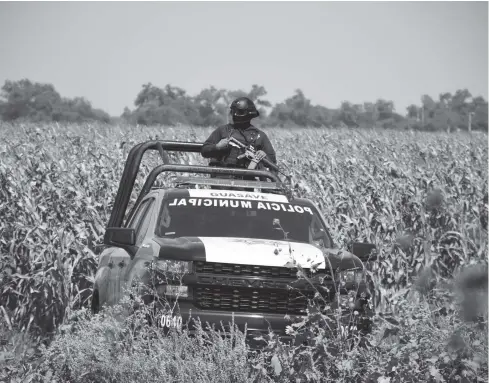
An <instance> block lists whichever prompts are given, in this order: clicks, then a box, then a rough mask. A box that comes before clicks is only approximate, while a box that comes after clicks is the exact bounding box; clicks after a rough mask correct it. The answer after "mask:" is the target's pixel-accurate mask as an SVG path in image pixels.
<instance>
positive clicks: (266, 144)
mask: <svg viewBox="0 0 489 383" xmlns="http://www.w3.org/2000/svg"><path fill="white" fill-rule="evenodd" d="M260 134H261V136H262V139H263V140H262V144H261V150H263V151H264V152H265V153H266V154H267V159H268V160H269V161H270V162H273V163H274V164H276V163H277V156H276V154H275V149H273V146H272V143H271V142H270V139H269V138H268V136H267V135H266V134H265V133H264V132H260Z"/></svg>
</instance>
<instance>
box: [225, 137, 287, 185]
mask: <svg viewBox="0 0 489 383" xmlns="http://www.w3.org/2000/svg"><path fill="white" fill-rule="evenodd" d="M229 145H231V146H234V147H235V148H239V149H244V150H245V152H244V153H243V154H240V155H239V156H238V157H237V158H238V160H240V159H242V158H245V157H246V158H247V159H249V160H250V161H251V162H250V165H249V166H248V169H254V168H255V167H256V165H257V164H258V162H260V161H257V160H256V156H255V154H256V150H255V148H254V147H253V145H249V146H246V145H245V144H243V143H242V142H240V141H238V140H237V139H236V138H234V137H231V138H230V139H229ZM261 162H263V163H264V164H265V166H267V167H269V168H270V169H273V170H275V171H276V172H278V173H280V174H282V175H284V176H285V177H287V178H288V176H287V174H285V173H283V172H282V171H280V169H279V168H278V166H277V165H275V164H274V163H273V162H271V161H270V160H268V159H267V158H266V157H265V158H263V159H262V160H261Z"/></svg>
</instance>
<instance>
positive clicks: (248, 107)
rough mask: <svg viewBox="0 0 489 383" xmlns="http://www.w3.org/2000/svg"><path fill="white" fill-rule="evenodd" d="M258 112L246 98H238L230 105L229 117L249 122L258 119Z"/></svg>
mask: <svg viewBox="0 0 489 383" xmlns="http://www.w3.org/2000/svg"><path fill="white" fill-rule="evenodd" d="M259 115H260V112H258V109H256V106H255V104H254V103H253V101H251V100H250V99H249V98H248V97H238V98H237V99H236V100H234V101H233V102H232V103H231V116H232V117H233V119H234V118H236V117H237V119H238V120H251V119H252V118H255V117H258V116H259Z"/></svg>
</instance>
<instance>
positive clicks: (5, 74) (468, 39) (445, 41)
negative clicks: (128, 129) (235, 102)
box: [0, 1, 488, 116]
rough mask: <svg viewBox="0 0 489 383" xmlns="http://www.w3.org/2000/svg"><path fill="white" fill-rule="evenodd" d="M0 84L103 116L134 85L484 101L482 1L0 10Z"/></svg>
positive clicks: (34, 5) (65, 5) (334, 102)
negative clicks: (52, 95) (52, 94)
mask: <svg viewBox="0 0 489 383" xmlns="http://www.w3.org/2000/svg"><path fill="white" fill-rule="evenodd" d="M0 36H1V37H0V82H1V84H3V83H4V81H5V80H20V79H22V78H28V79H30V80H31V81H35V82H42V83H51V84H53V85H54V86H55V88H56V89H57V91H58V92H59V93H60V94H61V95H62V96H64V97H70V98H71V97H75V96H80V97H85V98H87V99H88V100H89V101H91V103H92V105H93V106H94V107H97V108H101V109H104V110H105V111H107V112H108V113H110V114H111V115H112V116H118V115H120V114H121V113H122V111H123V109H124V107H125V106H127V107H129V108H131V109H132V108H134V100H135V98H136V95H137V94H138V92H139V91H140V89H141V87H142V85H143V84H145V83H148V82H151V83H152V84H154V85H156V86H160V87H164V86H165V85H166V84H171V85H173V86H179V87H181V88H183V89H185V90H186V91H187V92H188V93H189V94H191V95H195V94H197V93H198V92H199V91H200V90H202V89H203V88H206V87H209V86H211V85H213V86H215V87H217V88H225V89H233V90H234V89H242V90H249V89H251V86H252V84H258V85H263V86H264V87H265V88H266V90H267V92H268V94H267V98H268V100H270V101H271V102H272V103H277V102H282V101H283V100H285V99H286V98H288V97H290V96H292V95H293V93H294V91H295V89H298V88H299V89H301V90H302V91H303V92H304V94H305V96H306V97H307V98H309V99H310V100H311V101H312V103H313V104H321V105H324V106H326V107H329V108H337V107H339V106H340V104H341V102H342V101H350V102H352V103H363V102H366V101H367V102H368V101H375V100H377V99H378V98H384V99H388V100H392V101H394V104H395V107H396V110H397V111H398V112H399V113H401V114H405V108H406V106H408V105H409V104H412V103H415V104H420V98H421V96H422V95H423V94H428V95H430V96H432V97H434V98H438V95H439V94H440V93H442V92H452V93H453V92H455V91H456V90H457V89H461V88H468V89H469V91H470V92H471V93H472V94H473V96H478V95H481V96H483V97H484V98H485V99H486V100H487V99H488V2H468V1H467V2H326V1H325V2H144V3H143V2H49V3H48V2H46V3H44V2H0Z"/></svg>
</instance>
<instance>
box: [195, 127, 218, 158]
mask: <svg viewBox="0 0 489 383" xmlns="http://www.w3.org/2000/svg"><path fill="white" fill-rule="evenodd" d="M220 140H221V129H220V128H217V129H215V130H214V131H213V132H212V133H211V135H210V136H209V137H208V138H207V140H206V141H205V142H204V145H202V149H201V150H200V153H201V154H202V157H204V158H216V157H219V156H220V155H222V152H221V151H220V150H218V149H217V148H216V144H217V143H218V142H219V141H220Z"/></svg>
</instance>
